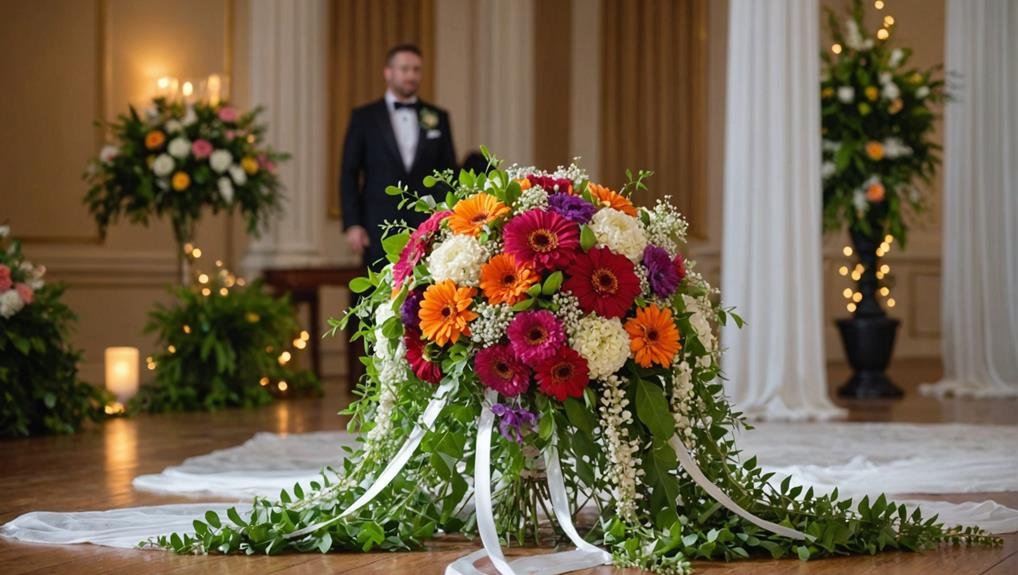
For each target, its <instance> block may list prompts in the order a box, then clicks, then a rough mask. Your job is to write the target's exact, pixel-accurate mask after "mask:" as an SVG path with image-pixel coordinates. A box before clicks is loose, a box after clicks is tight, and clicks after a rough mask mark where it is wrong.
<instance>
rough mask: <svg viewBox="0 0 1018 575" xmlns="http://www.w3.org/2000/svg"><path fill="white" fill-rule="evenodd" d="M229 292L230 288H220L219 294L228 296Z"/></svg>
mask: <svg viewBox="0 0 1018 575" xmlns="http://www.w3.org/2000/svg"><path fill="white" fill-rule="evenodd" d="M229 293H230V290H228V289H226V288H219V295H221V296H223V297H226V296H227V294H229Z"/></svg>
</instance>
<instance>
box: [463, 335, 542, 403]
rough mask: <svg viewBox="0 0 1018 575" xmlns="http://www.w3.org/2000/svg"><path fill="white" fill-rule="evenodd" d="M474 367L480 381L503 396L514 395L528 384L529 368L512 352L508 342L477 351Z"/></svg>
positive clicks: (525, 388) (525, 389)
mask: <svg viewBox="0 0 1018 575" xmlns="http://www.w3.org/2000/svg"><path fill="white" fill-rule="evenodd" d="M474 368H475V370H476V371H477V377H478V379H480V380H481V383H482V384H484V385H485V386H487V387H490V388H491V389H494V390H495V391H497V392H499V393H501V394H502V395H504V396H505V397H515V396H517V395H519V394H521V393H523V392H525V391H527V387H528V386H529V385H530V368H529V367H527V364H525V363H523V362H522V361H520V359H519V358H517V357H516V354H514V353H513V350H512V346H510V345H509V344H502V345H496V346H492V347H487V348H484V349H482V350H481V351H479V352H477V356H476V357H475V358H474Z"/></svg>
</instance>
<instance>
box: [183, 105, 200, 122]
mask: <svg viewBox="0 0 1018 575" xmlns="http://www.w3.org/2000/svg"><path fill="white" fill-rule="evenodd" d="M197 121H198V114H195V113H194V106H188V107H187V109H186V110H184V117H183V118H182V119H181V120H180V123H181V124H183V125H185V126H190V125H191V124H193V123H195V122H197Z"/></svg>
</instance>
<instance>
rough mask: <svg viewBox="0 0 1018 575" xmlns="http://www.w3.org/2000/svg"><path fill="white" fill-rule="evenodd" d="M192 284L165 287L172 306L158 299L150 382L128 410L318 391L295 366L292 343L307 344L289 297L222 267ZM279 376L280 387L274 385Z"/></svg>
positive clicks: (249, 401)
mask: <svg viewBox="0 0 1018 575" xmlns="http://www.w3.org/2000/svg"><path fill="white" fill-rule="evenodd" d="M199 278H202V279H207V281H206V282H204V283H201V282H198V283H196V284H195V285H193V286H179V287H173V288H170V293H172V294H173V297H174V299H175V301H174V303H173V305H171V306H166V305H162V304H160V305H157V306H156V308H155V309H154V310H153V311H152V312H151V313H150V314H149V321H148V324H147V325H146V332H147V333H151V332H156V333H157V334H158V336H159V347H160V349H162V350H163V351H161V352H159V353H157V354H155V355H154V356H152V357H150V358H149V360H148V363H149V369H153V368H154V369H155V380H154V381H153V382H152V384H151V385H147V386H143V387H142V388H141V392H140V394H139V395H138V397H137V398H135V401H134V402H133V404H132V408H133V409H135V410H137V409H141V410H144V411H152V412H161V411H192V410H218V409H224V408H227V407H253V406H258V405H265V404H267V403H270V402H271V401H272V400H273V399H274V398H275V397H280V396H287V397H291V396H294V395H305V394H317V393H320V391H321V389H320V386H319V383H318V380H317V378H316V377H315V376H314V374H313V373H311V372H310V371H307V370H300V369H297V368H295V367H294V363H295V362H294V361H293V360H292V359H291V358H292V356H293V355H294V354H296V353H297V349H296V348H295V347H294V346H299V347H300V348H303V347H304V346H306V345H307V339H308V337H309V334H307V333H306V332H303V333H302V332H301V331H300V327H299V325H298V324H297V320H296V317H295V315H294V310H293V306H292V305H291V304H290V299H289V297H288V296H281V297H276V296H273V295H271V294H269V293H267V292H266V291H265V289H264V287H263V285H262V283H261V282H260V281H255V282H252V283H251V284H248V285H243V284H242V282H243V280H237V279H236V278H234V277H233V276H232V275H231V274H230V273H229V272H228V271H226V270H225V269H220V270H219V273H217V274H213V275H212V276H208V275H206V274H199ZM281 382H284V383H283V384H282V387H283V389H282V390H281V389H280V384H281Z"/></svg>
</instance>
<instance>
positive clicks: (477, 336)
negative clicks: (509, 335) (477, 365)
mask: <svg viewBox="0 0 1018 575" xmlns="http://www.w3.org/2000/svg"><path fill="white" fill-rule="evenodd" d="M473 309H474V312H476V313H477V316H478V317H477V319H475V320H474V321H473V322H472V323H471V324H470V339H471V340H472V341H473V342H474V343H477V344H479V345H480V346H481V347H491V346H493V345H495V344H497V343H498V342H500V341H501V340H502V337H503V336H504V335H505V332H506V330H507V329H508V328H509V322H511V321H512V320H513V308H512V306H510V305H508V304H504V303H500V304H495V305H492V304H489V303H479V304H477V305H475V306H474V308H473Z"/></svg>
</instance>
